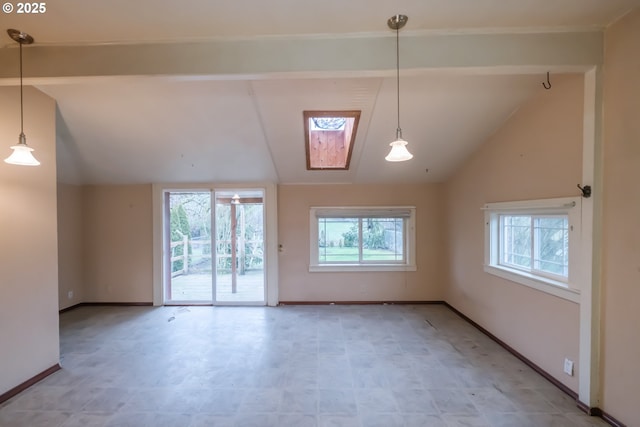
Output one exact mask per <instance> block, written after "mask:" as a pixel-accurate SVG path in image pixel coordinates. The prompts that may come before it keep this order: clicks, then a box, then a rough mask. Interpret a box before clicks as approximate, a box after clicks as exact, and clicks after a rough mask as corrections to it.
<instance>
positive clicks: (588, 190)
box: [578, 184, 591, 199]
mask: <svg viewBox="0 0 640 427" xmlns="http://www.w3.org/2000/svg"><path fill="white" fill-rule="evenodd" d="M578 188H579V189H580V191H582V197H584V198H585V199H588V198H589V197H591V186H590V185H585V186H584V187H581V186H580V184H578Z"/></svg>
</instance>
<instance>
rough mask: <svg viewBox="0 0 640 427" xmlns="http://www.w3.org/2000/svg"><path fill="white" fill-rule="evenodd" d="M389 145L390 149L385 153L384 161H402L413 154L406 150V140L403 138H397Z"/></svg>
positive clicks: (408, 158)
mask: <svg viewBox="0 0 640 427" xmlns="http://www.w3.org/2000/svg"><path fill="white" fill-rule="evenodd" d="M389 145H390V146H391V151H390V152H389V154H387V157H385V158H384V159H385V160H386V161H388V162H404V161H406V160H411V159H413V154H411V153H410V152H409V150H407V141H405V140H404V139H402V138H398V139H396V140H395V141H393V142H392V143H390V144H389Z"/></svg>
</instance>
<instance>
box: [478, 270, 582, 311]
mask: <svg viewBox="0 0 640 427" xmlns="http://www.w3.org/2000/svg"><path fill="white" fill-rule="evenodd" d="M484 271H485V272H486V273H489V274H493V275H494V276H498V277H501V278H503V279H507V280H509V281H512V282H515V283H519V284H521V285H524V286H528V287H530V288H533V289H536V290H538V291H541V292H545V293H547V294H551V295H554V296H556V297H558V298H562V299H566V300H568V301H571V302H575V303H578V304H579V303H580V292H579V291H578V290H576V289H571V288H569V287H567V285H566V284H565V283H562V282H558V281H555V280H552V279H546V278H543V277H539V276H534V275H533V274H528V273H526V272H523V271H519V270H513V269H509V268H505V267H495V266H491V265H485V266H484Z"/></svg>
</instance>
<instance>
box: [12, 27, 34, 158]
mask: <svg viewBox="0 0 640 427" xmlns="http://www.w3.org/2000/svg"><path fill="white" fill-rule="evenodd" d="M7 34H9V37H11V38H12V39H13V40H15V41H16V42H17V43H18V44H19V45H20V136H19V137H18V145H14V146H12V147H11V149H12V150H13V153H11V155H10V156H9V157H7V158H6V159H4V161H5V162H6V163H10V164H12V165H21V166H38V165H39V164H40V162H39V161H38V160H36V158H35V157H33V154H32V152H33V148H31V147H29V146H28V145H27V137H26V136H25V135H24V114H23V104H24V103H23V96H22V45H23V44H31V43H33V37H31V36H30V35H29V34H27V33H23V32H22V31H18V30H13V29H9V30H7Z"/></svg>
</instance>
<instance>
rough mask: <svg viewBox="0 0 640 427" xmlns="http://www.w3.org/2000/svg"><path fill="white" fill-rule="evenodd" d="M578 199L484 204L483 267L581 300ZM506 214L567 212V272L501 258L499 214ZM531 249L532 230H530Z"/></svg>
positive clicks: (554, 214)
mask: <svg viewBox="0 0 640 427" xmlns="http://www.w3.org/2000/svg"><path fill="white" fill-rule="evenodd" d="M581 201H582V199H581V198H580V197H563V198H555V199H540V200H524V201H517V202H498V203H487V204H485V205H484V207H483V210H484V217H485V218H484V219H485V250H484V271H485V272H487V273H489V274H492V275H495V276H498V277H501V278H503V279H507V280H509V281H511V282H515V283H519V284H522V285H525V286H528V287H531V288H534V289H537V290H540V291H542V292H546V293H549V294H552V295H555V296H558V297H560V298H564V299H567V300H570V301H573V302H579V301H580V283H581V282H582V277H581V264H582V260H581V252H582V251H581V246H580V241H581V234H582V224H581V215H580V213H581ZM505 215H514V216H517V215H521V216H531V217H532V221H531V222H532V224H533V222H534V221H533V218H535V217H550V216H558V215H561V216H567V219H568V232H569V255H568V261H569V262H568V276H567V277H566V278H565V277H564V276H561V275H554V274H553V273H549V272H544V271H538V270H536V269H535V268H534V265H533V257H534V253H533V252H532V254H531V257H532V267H531V269H526V268H518V267H517V266H511V265H506V264H504V263H502V262H501V260H500V255H501V254H500V232H501V224H500V223H501V217H503V216H505ZM531 234H532V242H531V246H532V249H533V247H534V242H533V239H534V235H535V231H534V230H533V229H532V230H531Z"/></svg>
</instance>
